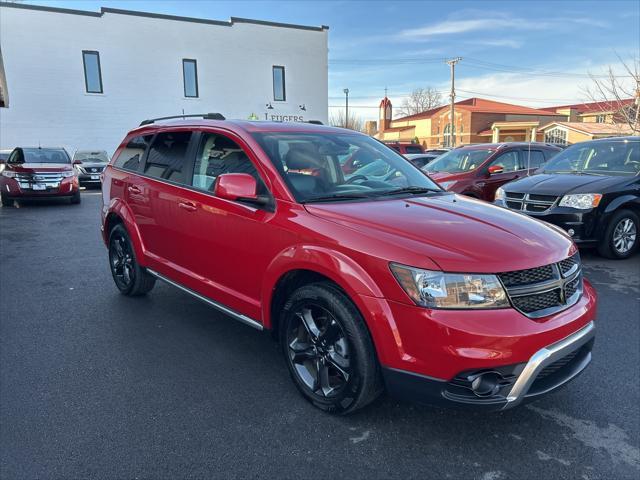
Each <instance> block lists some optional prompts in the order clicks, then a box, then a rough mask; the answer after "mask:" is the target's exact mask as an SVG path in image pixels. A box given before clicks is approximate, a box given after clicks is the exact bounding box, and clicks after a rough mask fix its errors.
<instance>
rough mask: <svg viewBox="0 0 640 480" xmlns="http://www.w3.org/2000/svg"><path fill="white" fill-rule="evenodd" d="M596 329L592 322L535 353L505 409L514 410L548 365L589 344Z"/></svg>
mask: <svg viewBox="0 0 640 480" xmlns="http://www.w3.org/2000/svg"><path fill="white" fill-rule="evenodd" d="M595 328H596V327H595V324H594V323H593V320H592V321H591V322H589V323H588V324H587V325H585V326H584V327H582V328H581V329H580V330H578V331H577V332H575V333H572V334H571V335H569V336H568V337H566V338H564V339H562V340H560V341H559V342H556V343H553V344H551V345H549V346H547V347H544V348H542V349H540V350H538V351H537V352H536V353H534V354H533V356H532V357H531V358H530V359H529V361H528V362H527V364H526V365H525V367H524V370H522V373H521V374H520V376H519V377H518V380H516V383H515V384H514V385H513V387H512V388H511V391H510V392H509V395H507V403H506V405H505V406H504V408H505V409H506V408H512V407H515V406H516V405H518V404H519V403H520V402H521V401H522V400H523V399H524V397H525V396H526V395H527V392H528V391H529V388H531V385H532V384H533V382H534V381H535V379H536V377H537V376H538V373H540V371H541V370H542V369H543V368H545V367H546V366H547V365H549V364H551V363H553V362H555V361H557V360H559V359H561V358H562V357H564V356H565V355H567V354H569V353H571V352H573V351H574V350H577V349H578V348H580V347H581V346H583V345H584V344H585V343H587V342H589V341H590V340H591V339H592V338H593V337H594V336H595Z"/></svg>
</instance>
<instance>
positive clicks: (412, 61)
mask: <svg viewBox="0 0 640 480" xmlns="http://www.w3.org/2000/svg"><path fill="white" fill-rule="evenodd" d="M446 60H447V59H446V58H441V57H438V58H416V57H407V58H401V57H396V58H383V57H370V58H338V59H333V60H329V65H354V66H364V65H421V64H431V63H434V64H436V63H440V62H443V61H446ZM465 66H466V67H469V68H476V69H482V70H490V71H497V72H504V73H520V74H527V75H531V76H538V77H556V78H609V76H608V75H595V74H594V75H592V74H590V73H579V72H567V71H545V70H540V69H536V68H531V67H524V66H520V65H505V64H500V63H493V62H487V61H484V60H480V59H474V58H469V59H466V60H465ZM615 77H616V78H632V75H616V76H615Z"/></svg>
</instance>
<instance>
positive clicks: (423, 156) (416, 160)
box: [405, 152, 441, 168]
mask: <svg viewBox="0 0 640 480" xmlns="http://www.w3.org/2000/svg"><path fill="white" fill-rule="evenodd" d="M440 155H441V154H439V153H428V152H425V153H407V154H405V158H406V159H407V160H409V161H410V162H411V163H413V164H414V165H415V166H416V167H418V168H422V167H424V166H425V165H426V164H427V163H429V162H431V161H432V160H434V159H436V158H438V157H439V156H440Z"/></svg>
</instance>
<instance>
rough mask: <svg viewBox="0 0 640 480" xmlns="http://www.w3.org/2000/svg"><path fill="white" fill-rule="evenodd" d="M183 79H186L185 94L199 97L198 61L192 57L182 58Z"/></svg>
mask: <svg viewBox="0 0 640 480" xmlns="http://www.w3.org/2000/svg"><path fill="white" fill-rule="evenodd" d="M182 79H183V80H184V96H185V97H187V98H198V96H199V92H198V62H196V61H195V60H192V59H188V58H183V59H182Z"/></svg>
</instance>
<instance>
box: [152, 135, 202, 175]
mask: <svg viewBox="0 0 640 480" xmlns="http://www.w3.org/2000/svg"><path fill="white" fill-rule="evenodd" d="M190 140H191V132H165V133H159V134H158V135H157V136H156V138H155V139H154V140H153V144H152V145H151V148H150V149H149V155H148V156H147V161H146V162H145V166H144V173H146V174H147V175H149V176H151V177H156V178H162V179H163V180H169V181H171V182H176V183H186V182H185V176H184V174H185V165H186V155H187V148H188V147H189V141H190Z"/></svg>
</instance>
